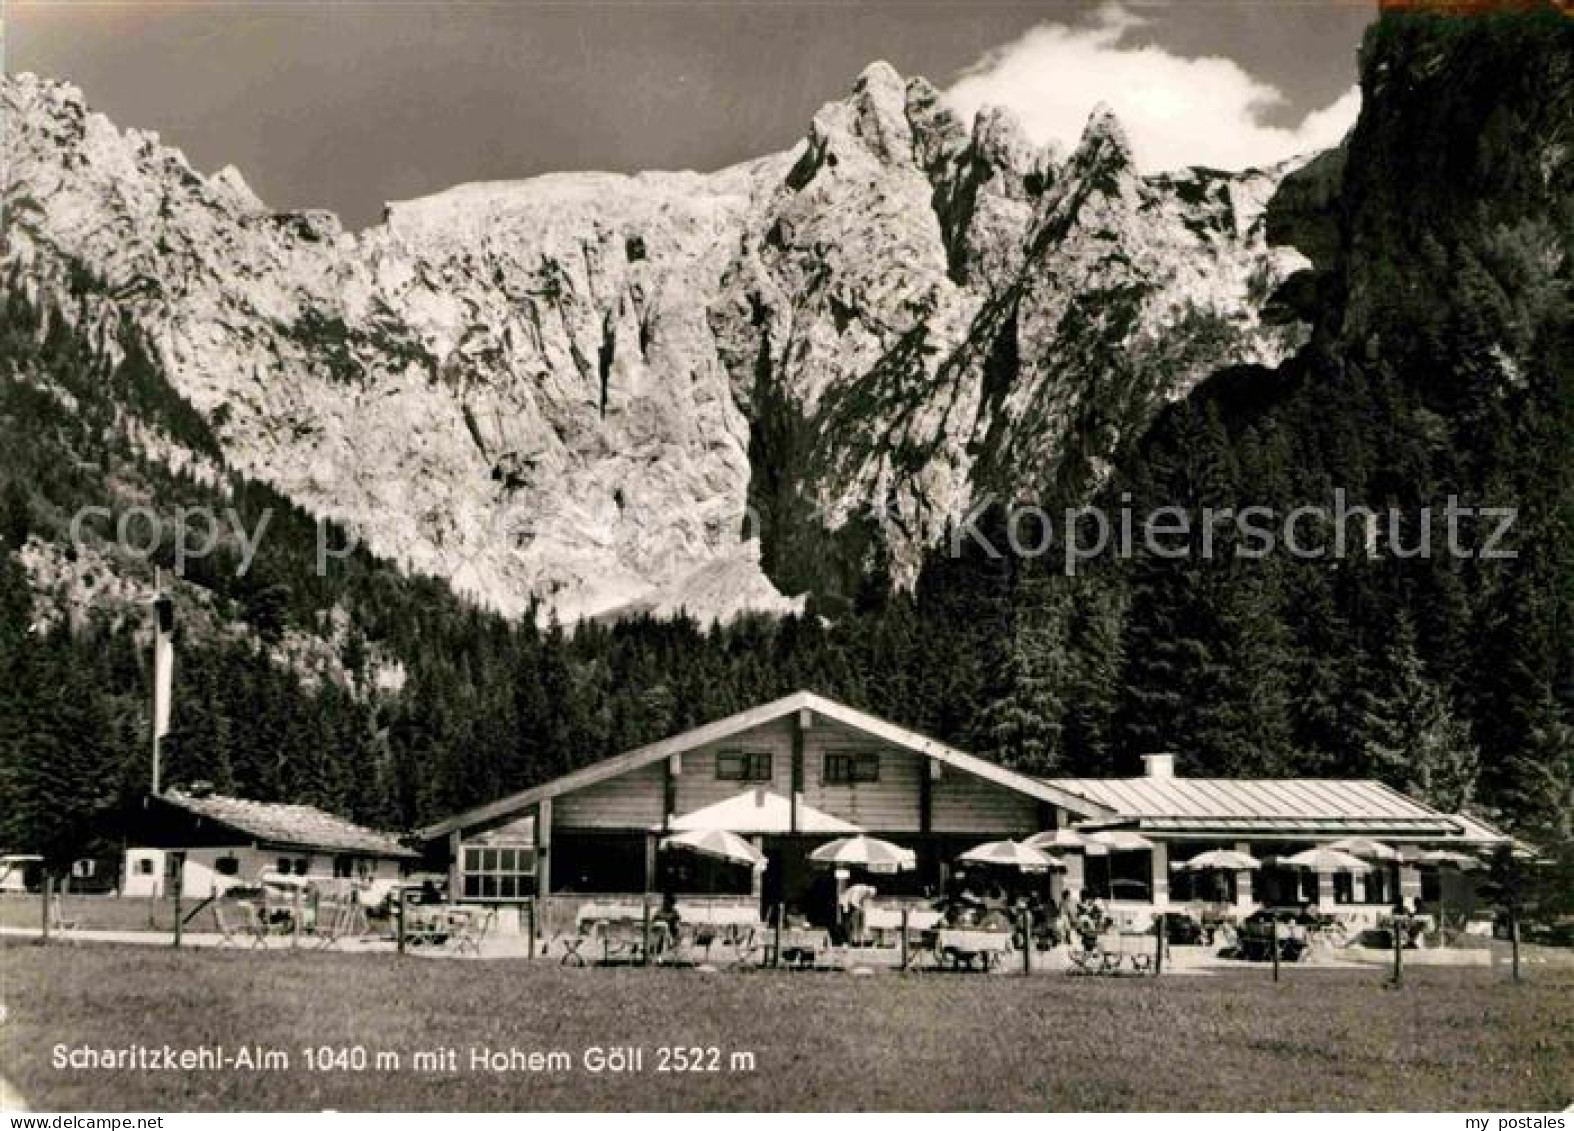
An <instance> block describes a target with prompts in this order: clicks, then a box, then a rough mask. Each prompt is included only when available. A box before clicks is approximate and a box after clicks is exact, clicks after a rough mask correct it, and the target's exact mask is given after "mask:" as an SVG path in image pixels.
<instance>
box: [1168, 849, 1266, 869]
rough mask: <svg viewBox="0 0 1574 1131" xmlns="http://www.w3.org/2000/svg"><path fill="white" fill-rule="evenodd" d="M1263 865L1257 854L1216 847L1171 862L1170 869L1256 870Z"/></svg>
mask: <svg viewBox="0 0 1574 1131" xmlns="http://www.w3.org/2000/svg"><path fill="white" fill-rule="evenodd" d="M1261 867H1262V861H1261V860H1258V859H1257V858H1256V857H1255V856H1248V855H1247V854H1246V853H1244V852H1237V851H1235V850H1234V849H1233V848H1215V849H1214V850H1213V851H1211V852H1200V853H1198V854H1197V855H1196V856H1193V857H1192V858H1191V859H1190V860H1182V861H1180V862H1179V863H1176V864H1171V865H1170V870H1171V871H1172V872H1255V871H1256V870H1257V869H1258V868H1261Z"/></svg>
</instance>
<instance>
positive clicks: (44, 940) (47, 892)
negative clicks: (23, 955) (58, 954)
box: [38, 867, 55, 946]
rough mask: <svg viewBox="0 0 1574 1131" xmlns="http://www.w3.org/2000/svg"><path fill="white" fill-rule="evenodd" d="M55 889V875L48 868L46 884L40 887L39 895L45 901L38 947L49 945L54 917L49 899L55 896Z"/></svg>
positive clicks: (45, 873) (45, 878)
mask: <svg viewBox="0 0 1574 1131" xmlns="http://www.w3.org/2000/svg"><path fill="white" fill-rule="evenodd" d="M54 887H55V877H54V874H53V873H52V872H50V871H49V869H48V868H47V867H46V868H45V869H44V882H43V883H42V884H41V885H40V887H39V894H40V896H41V897H42V900H43V920H42V923H41V930H40V932H39V935H38V945H39V946H48V945H49V927H50V922H49V921H50V919H51V918H52V917H53V916H52V915H51V914H50V911H49V897H50V896H51V895H53V894H54Z"/></svg>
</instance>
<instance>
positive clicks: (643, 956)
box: [639, 892, 650, 966]
mask: <svg viewBox="0 0 1574 1131" xmlns="http://www.w3.org/2000/svg"><path fill="white" fill-rule="evenodd" d="M639 933H640V940H639V964H640V965H641V966H649V965H650V893H649V892H646V893H645V902H644V904H643V905H642V907H641V911H640V925H639Z"/></svg>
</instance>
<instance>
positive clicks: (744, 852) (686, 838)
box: [661, 829, 765, 868]
mask: <svg viewBox="0 0 1574 1131" xmlns="http://www.w3.org/2000/svg"><path fill="white" fill-rule="evenodd" d="M661 847H662V848H664V849H670V848H681V849H684V850H685V851H688V852H692V853H694V854H695V855H697V856H709V857H710V858H711V859H713V860H725V861H726V862H727V863H729V864H747V865H748V866H749V867H751V868H763V867H765V854H764V853H762V852H761V851H760V850H759V849H758V848H755V847H754V845H752V844H750V843H749V842H748V841H746V840H744V839H743V838H742V837H741V836H739V835H738V834H737V833H729V832H727V831H726V830H725V829H694V830H691V831H689V832H684V833H674V834H672V835H671V836H669V837H665V838H664V839H663V840H662V842H661Z"/></svg>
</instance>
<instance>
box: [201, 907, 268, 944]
mask: <svg viewBox="0 0 1574 1131" xmlns="http://www.w3.org/2000/svg"><path fill="white" fill-rule="evenodd" d="M236 914H238V915H239V916H240V920H239V922H237V921H236V920H235V918H234V917H233V916H234V915H236ZM213 922H214V925H215V926H217V927H218V929H219V945H220V946H240V944H241V940H242V939H250V940H251V946H252V949H253V950H255V949H257V948H258V947H266V946H267V945H268V940H267V932H266V931H265V930H264V928H263V924H262V920H261V919H260V918H258V916H257V908H256V907H255V906H254V905H253V904H250V903H237V904H235V905H234V906H233V907H225V906H224V901H223V900H222V899H215V900H214V901H213Z"/></svg>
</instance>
